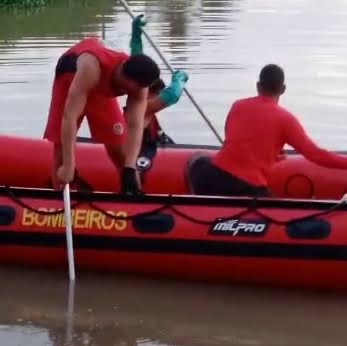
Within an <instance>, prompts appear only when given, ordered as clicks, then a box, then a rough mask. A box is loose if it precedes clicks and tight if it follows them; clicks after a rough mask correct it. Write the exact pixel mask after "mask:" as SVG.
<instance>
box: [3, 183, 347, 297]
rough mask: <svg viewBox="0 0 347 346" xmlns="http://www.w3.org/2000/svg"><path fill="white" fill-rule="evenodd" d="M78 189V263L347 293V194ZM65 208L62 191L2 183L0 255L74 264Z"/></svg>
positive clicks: (75, 203)
mask: <svg viewBox="0 0 347 346" xmlns="http://www.w3.org/2000/svg"><path fill="white" fill-rule="evenodd" d="M71 198H72V207H73V213H72V216H73V238H74V239H73V241H74V251H75V263H76V270H81V269H87V270H97V271H104V270H107V271H115V272H127V273H136V274H150V275H156V276H160V277H172V278H181V279H189V280H203V281H209V282H230V283H247V284H266V285H273V286H284V287H302V288H311V289H325V290H341V291H343V292H347V275H346V272H347V233H346V232H345V225H346V223H347V206H346V205H345V204H344V203H335V202H328V201H308V200H307V201H303V200H301V201H299V200H297V201H295V200H276V199H261V200H253V199H249V198H218V197H215V198H212V197H197V196H167V195H162V196H160V195H155V196H154V195H151V196H141V197H134V196H132V197H131V196H129V197H126V198H125V197H120V196H119V195H116V194H112V193H87V192H73V193H72V195H71ZM62 207H63V201H62V194H61V192H57V191H52V190H38V189H36V190H35V189H18V188H16V189H15V188H11V189H9V188H6V187H2V188H0V263H2V264H4V263H11V264H13V263H15V264H20V265H31V266H41V267H42V266H46V267H59V268H61V267H63V268H65V269H66V270H67V254H66V239H65V229H64V219H63V213H62V210H61V209H60V208H62ZM59 209H60V210H59Z"/></svg>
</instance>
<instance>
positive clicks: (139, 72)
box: [123, 54, 160, 87]
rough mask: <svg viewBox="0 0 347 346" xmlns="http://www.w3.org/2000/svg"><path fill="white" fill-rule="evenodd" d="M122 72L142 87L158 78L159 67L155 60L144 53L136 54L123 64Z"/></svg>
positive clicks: (147, 85)
mask: <svg viewBox="0 0 347 346" xmlns="http://www.w3.org/2000/svg"><path fill="white" fill-rule="evenodd" d="M123 74H124V76H125V77H126V78H127V79H131V80H133V81H135V82H136V83H137V84H139V85H140V86H142V87H149V86H150V85H152V84H153V83H154V82H156V81H157V80H158V79H159V76H160V69H159V67H158V65H157V64H156V62H155V61H154V60H153V59H151V58H150V57H149V56H147V55H145V54H136V55H133V56H131V57H129V59H127V60H126V61H125V62H124V64H123Z"/></svg>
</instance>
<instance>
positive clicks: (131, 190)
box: [121, 167, 141, 195]
mask: <svg viewBox="0 0 347 346" xmlns="http://www.w3.org/2000/svg"><path fill="white" fill-rule="evenodd" d="M121 194H124V195H138V194H141V191H140V189H139V186H138V184H137V180H136V170H135V169H134V168H131V167H124V168H123V171H122V177H121Z"/></svg>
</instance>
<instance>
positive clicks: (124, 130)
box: [44, 38, 160, 194]
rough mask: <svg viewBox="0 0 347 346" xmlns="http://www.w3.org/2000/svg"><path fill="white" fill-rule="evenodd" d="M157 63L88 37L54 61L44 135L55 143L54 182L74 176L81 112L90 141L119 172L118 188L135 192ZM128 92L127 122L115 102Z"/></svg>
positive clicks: (67, 179)
mask: <svg viewBox="0 0 347 346" xmlns="http://www.w3.org/2000/svg"><path fill="white" fill-rule="evenodd" d="M159 77H160V70H159V67H158V66H157V64H156V63H155V62H154V61H153V60H152V59H151V58H150V57H148V56H146V55H144V54H136V55H133V56H131V57H129V56H128V55H127V54H126V53H123V52H119V51H114V50H111V49H108V48H106V47H105V46H104V45H103V44H102V42H100V41H99V40H98V39H96V38H86V39H83V40H81V41H80V42H79V43H77V44H75V45H74V46H72V47H71V48H70V49H68V50H67V51H66V52H65V53H64V54H63V55H62V56H61V57H60V59H59V60H58V63H57V66H56V70H55V78H54V82H53V89H52V98H51V104H50V109H49V116H48V121H47V125H46V129H45V133H44V138H46V139H48V140H49V141H51V142H53V143H54V164H53V166H54V172H53V184H54V186H55V187H56V186H57V185H58V184H59V183H70V182H71V181H73V179H74V175H75V143H76V135H77V131H78V129H79V127H80V125H81V123H82V120H83V118H84V116H86V118H87V120H88V125H89V128H90V132H91V136H92V138H93V140H94V141H96V142H100V143H103V144H104V145H105V148H106V151H107V153H108V155H109V157H110V159H111V160H112V162H113V163H114V164H115V166H116V167H117V168H118V169H119V170H120V172H121V192H122V193H131V194H134V193H139V192H140V187H139V181H138V179H137V175H136V161H137V157H138V154H139V151H140V147H141V142H142V136H143V127H144V115H145V112H146V107H147V97H148V88H149V87H150V86H151V85H153V84H154V83H155V82H157V81H158V79H159ZM121 95H127V101H126V112H125V117H126V119H127V121H126V122H125V120H124V117H123V114H122V111H121V109H120V107H119V104H118V102H117V100H116V97H117V96H121Z"/></svg>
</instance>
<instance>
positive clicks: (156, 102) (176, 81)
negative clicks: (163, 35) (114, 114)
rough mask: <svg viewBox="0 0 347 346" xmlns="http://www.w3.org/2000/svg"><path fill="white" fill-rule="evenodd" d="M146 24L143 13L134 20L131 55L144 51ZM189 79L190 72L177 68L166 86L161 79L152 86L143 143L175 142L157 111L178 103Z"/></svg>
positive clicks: (148, 100)
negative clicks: (162, 123)
mask: <svg viewBox="0 0 347 346" xmlns="http://www.w3.org/2000/svg"><path fill="white" fill-rule="evenodd" d="M145 25H146V21H145V20H144V16H143V14H140V15H139V16H137V17H136V18H135V19H134V20H133V22H132V32H131V39H130V51H131V53H130V54H131V55H136V54H142V53H143V43H142V28H143V27H144V26H145ZM187 81H188V74H187V73H186V72H184V71H180V70H177V71H175V72H174V73H173V74H172V77H171V84H170V85H169V86H167V87H166V86H165V83H164V82H163V80H161V79H159V80H158V81H156V82H155V83H154V84H153V85H152V86H151V87H150V88H149V92H148V99H147V110H146V116H145V129H144V134H143V145H145V144H146V143H151V142H156V143H158V142H159V143H162V144H164V143H173V141H172V139H171V138H169V137H168V136H167V135H166V134H165V133H164V132H163V130H162V128H161V127H160V125H159V122H158V120H157V117H156V113H158V112H159V111H161V110H163V109H165V108H168V107H170V106H172V105H174V104H176V103H177V102H178V101H179V99H180V98H181V95H182V92H183V89H184V87H185V85H186V83H187Z"/></svg>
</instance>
